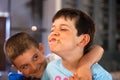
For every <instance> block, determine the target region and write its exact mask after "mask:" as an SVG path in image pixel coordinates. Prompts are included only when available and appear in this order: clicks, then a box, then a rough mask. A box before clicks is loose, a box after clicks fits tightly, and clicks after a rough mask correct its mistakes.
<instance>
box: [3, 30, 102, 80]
mask: <svg viewBox="0 0 120 80" xmlns="http://www.w3.org/2000/svg"><path fill="white" fill-rule="evenodd" d="M96 49H97V50H98V51H99V52H98V54H99V56H97V54H96V53H95V52H94V51H95V50H96ZM4 51H5V53H6V56H7V57H8V58H9V59H10V61H11V62H12V64H13V65H14V68H16V69H17V70H19V71H20V72H22V74H24V75H25V76H26V77H32V78H34V77H35V78H41V76H42V74H43V72H44V70H45V68H46V65H47V62H46V59H45V58H44V56H43V55H44V48H43V45H42V44H38V43H37V42H36V41H35V40H34V39H33V38H32V37H31V36H30V35H28V34H27V33H24V32H21V33H17V34H15V35H13V36H11V37H10V38H9V39H8V40H7V41H6V43H5V46H4ZM89 53H90V54H93V56H96V58H92V57H93V56H90V57H89V55H88V54H87V55H88V58H90V60H89V61H88V62H86V63H85V64H87V63H91V64H93V63H94V62H96V61H98V60H99V59H100V57H101V55H102V53H103V50H102V48H101V47H99V46H97V47H95V48H93V49H92V50H91V51H90V52H89ZM87 55H86V56H87ZM83 58H84V57H83ZM81 61H82V60H81ZM81 61H80V62H81ZM82 62H84V61H82ZM86 66H89V65H86ZM80 67H81V66H80ZM89 67H90V66H89ZM84 74H85V73H84ZM87 76H89V75H87ZM81 77H82V76H81ZM9 80H10V79H9ZM12 80H13V79H12ZM33 80H34V79H33Z"/></svg>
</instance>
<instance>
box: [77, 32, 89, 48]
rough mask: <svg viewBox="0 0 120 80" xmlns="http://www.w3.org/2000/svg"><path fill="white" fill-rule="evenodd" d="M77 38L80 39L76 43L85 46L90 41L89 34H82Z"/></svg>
mask: <svg viewBox="0 0 120 80" xmlns="http://www.w3.org/2000/svg"><path fill="white" fill-rule="evenodd" d="M79 39H80V41H79V43H78V45H79V46H86V45H87V44H88V43H89V41H90V36H89V34H82V35H81V36H80V38H79Z"/></svg>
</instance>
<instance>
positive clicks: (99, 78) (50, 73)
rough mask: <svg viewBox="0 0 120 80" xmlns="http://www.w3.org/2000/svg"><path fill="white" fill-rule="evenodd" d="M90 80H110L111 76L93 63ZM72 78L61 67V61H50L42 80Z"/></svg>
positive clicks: (70, 74) (70, 73)
mask: <svg viewBox="0 0 120 80" xmlns="http://www.w3.org/2000/svg"><path fill="white" fill-rule="evenodd" d="M91 71H92V80H112V76H111V75H110V73H108V72H107V71H106V70H105V69H104V68H103V67H101V66H100V65H99V64H98V63H95V64H94V65H93V66H92V67H91ZM70 76H73V73H72V72H70V71H69V70H68V69H66V68H65V67H64V66H63V65H62V60H61V59H58V60H54V61H51V62H50V63H49V64H48V65H47V68H46V70H45V72H44V74H43V77H42V80H69V77H70Z"/></svg>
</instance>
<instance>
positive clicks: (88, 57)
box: [70, 45, 104, 80]
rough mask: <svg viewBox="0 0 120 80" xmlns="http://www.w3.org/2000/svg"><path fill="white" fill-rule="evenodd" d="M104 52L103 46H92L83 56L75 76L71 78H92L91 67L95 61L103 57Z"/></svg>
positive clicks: (73, 79)
mask: <svg viewBox="0 0 120 80" xmlns="http://www.w3.org/2000/svg"><path fill="white" fill-rule="evenodd" d="M103 52H104V50H103V48H102V47H101V46H99V45H95V46H92V48H91V50H90V51H89V52H88V53H87V54H85V55H84V56H83V57H82V58H81V60H80V62H79V66H78V69H77V71H76V73H75V75H74V77H72V78H71V79H70V80H77V79H78V78H79V79H83V80H92V76H91V75H92V74H91V70H90V68H91V66H92V65H93V64H94V63H96V62H98V61H99V60H100V59H101V57H102V55H103Z"/></svg>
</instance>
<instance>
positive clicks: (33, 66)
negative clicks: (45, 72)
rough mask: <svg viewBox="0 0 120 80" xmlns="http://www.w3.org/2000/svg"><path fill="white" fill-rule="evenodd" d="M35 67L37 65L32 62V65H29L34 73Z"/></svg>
mask: <svg viewBox="0 0 120 80" xmlns="http://www.w3.org/2000/svg"><path fill="white" fill-rule="evenodd" d="M37 66H38V65H37V64H36V63H34V62H33V63H32V64H31V70H32V71H33V72H36V71H37Z"/></svg>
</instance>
